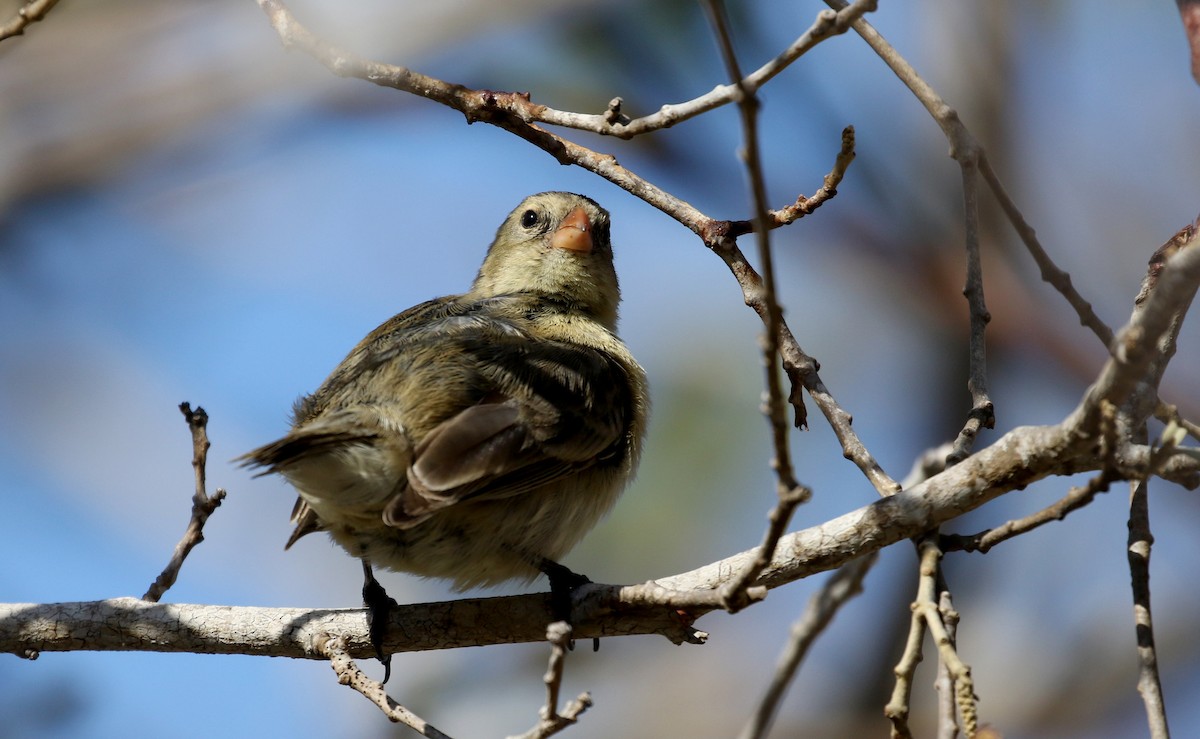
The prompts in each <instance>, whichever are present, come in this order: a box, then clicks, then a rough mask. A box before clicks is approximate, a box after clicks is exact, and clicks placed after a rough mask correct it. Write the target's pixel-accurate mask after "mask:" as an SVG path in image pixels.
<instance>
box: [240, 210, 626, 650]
mask: <svg viewBox="0 0 1200 739" xmlns="http://www.w3.org/2000/svg"><path fill="white" fill-rule="evenodd" d="M447 246H451V245H449V244H448V245H447ZM422 248H428V247H422ZM619 302H620V288H619V286H618V282H617V275H616V270H615V268H614V266H613V252H612V244H611V241H610V217H609V214H608V212H607V211H605V210H604V209H603V208H602V207H601V206H600V205H598V204H597V203H596V202H595V201H593V200H592V199H590V198H587V197H585V196H583V195H577V194H574V193H567V192H543V193H538V194H536V195H531V196H529V197H527V198H525V199H524V200H523V201H522V202H521V203H520V205H518V206H517V207H516V208H515V209H514V210H513V211H512V212H511V213H509V215H508V216H507V217H506V218H505V219H504V222H503V223H502V224H501V225H500V227H499V229H498V230H497V231H496V236H495V239H494V240H493V241H492V243H491V245H490V247H489V248H488V250H487V253H486V256H485V258H484V260H483V264H482V266H481V267H480V269H479V272H478V274H477V276H476V277H475V279H474V281H473V282H472V284H471V286H470V289H469V290H467V292H465V293H463V294H461V295H452V296H447V297H441V298H436V299H433V300H429V301H427V302H424V303H421V304H419V305H416V306H414V307H412V308H409V309H408V310H405V311H403V312H401V313H399V314H398V315H396V316H394V317H392V318H391V319H389V320H387V321H385V322H384V323H383V324H382V325H380V326H379V327H378V328H376V329H375V330H374V331H372V332H370V333H369V334H368V335H367V336H366V337H365V338H364V339H362V341H360V342H359V343H358V345H357V346H355V347H354V348H353V349H352V350H351V351H350V353H349V354H348V355H347V356H346V358H345V359H344V360H342V362H341V363H340V364H339V365H337V367H336V368H335V369H334V370H333V372H332V373H331V374H330V375H329V377H328V378H327V379H326V380H325V381H324V383H323V384H322V385H321V386H320V387H319V388H318V389H317V390H316V391H315V392H313V393H312V394H310V395H307V396H304V397H302V398H300V400H298V401H297V402H296V404H295V406H294V408H293V413H292V427H291V430H290V431H288V432H287V434H286V435H284V436H283V437H281V438H279V439H277V440H276V441H273V442H271V443H269V444H266V445H264V446H261V447H259V448H257V449H255V450H253V451H251V452H249V453H248V454H245V455H243V456H242V457H240V458H238V460H237V461H240V462H241V464H242V465H244V466H247V467H253V468H257V469H259V470H260V472H259V474H260V475H265V474H271V473H274V474H278V475H280V476H282V477H283V478H284V479H285V480H286V481H287V482H288V483H290V485H291V486H292V487H294V488H295V489H296V491H297V493H298V498H297V501H296V504H295V507H294V509H293V514H292V520H293V522H294V523H295V530H294V531H293V533H292V535H291V537H290V538H289V539H288V541H287V543H286V545H285V548H290V547H291V546H292V545H293V544H295V542H296V541H297V540H298V539H300V538H301V537H303V536H305V535H307V534H310V533H314V532H318V531H324V532H326V533H327V534H328V535H329V536H330V537H331V538H332V540H333V541H334V542H335V543H336V544H338V545H340V546H341V547H342V548H343V549H345V550H346V552H348V553H349V554H351V555H352V556H354V557H357V558H359V559H361V560H362V561H363V568H364V572H365V573H366V577H367V587H365V588H364V598H366V590H367V589H368V588H369V587H371V585H372V582H373V576H372V574H371V572H372V570H371V568H372V566H379V567H383V568H385V569H389V570H394V571H400V572H408V573H412V574H415V575H418V576H422V577H429V578H441V579H446V580H449V581H450V582H451V584H452V586H453V588H454V589H455V590H458V591H461V590H465V589H468V588H473V587H477V586H490V585H495V584H498V583H501V582H504V581H507V580H523V581H531V580H532V579H533V578H535V577H536V576H537V575H538V574H539V573H544V574H546V575H547V576H548V577H549V578H550V582H551V586H552V590H554V589H556V588H557V587H559V586H561V585H563V584H564V583H565V584H566V586H567V587H571V588H573V587H575V586H577V585H578V584H580V583H582V582H587V581H588V580H587V578H586V577H584V576H581V575H575V573H572V572H570V570H567V569H566V568H565V567H563V566H562V565H560V564H559V559H560V558H562V557H563V556H564V555H565V554H566V553H567V552H568V551H569V550H570V549H571V548H572V547H573V546H574V545H575V544H576V543H578V541H579V540H580V539H581V538H582V537H583V535H584V534H585V533H587V532H588V531H589V530H590V529H591V528H592V527H593V526H594V525H595V524H596V523H597V522H598V520H599V519H600V518H602V517H603V516H604V514H605V513H606V512H607V511H609V510H610V509H611V507H612V506H613V505H614V503H615V502H616V500H617V499H618V497H619V496H620V494H621V492H622V491H623V490H624V489H625V487H626V486H627V484H628V483H629V481H630V480H631V479H632V477H633V476H634V474H635V472H636V470H637V467H638V462H639V459H640V457H641V451H642V443H643V438H644V436H645V431H646V423H647V415H648V412H649V394H648V387H647V381H646V374H645V371H644V370H643V369H642V367H641V366H640V365H639V364H638V362H637V361H636V360H635V359H634V357H633V355H632V354H631V353H630V351H629V349H628V348H627V347H626V345H625V344H624V343H623V342H622V341H621V339H620V338H618V336H617V333H616V327H617V313H618V304H619ZM374 639H375V636H374V635H373V640H374ZM376 647H377V649H379V643H378V642H377V643H376ZM380 655H381V658H382V652H380Z"/></svg>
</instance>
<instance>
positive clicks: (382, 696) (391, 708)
mask: <svg viewBox="0 0 1200 739" xmlns="http://www.w3.org/2000/svg"><path fill="white" fill-rule="evenodd" d="M317 649H318V650H319V651H320V652H321V654H323V655H324V656H325V657H327V658H328V659H329V664H330V666H331V667H333V671H334V673H335V674H336V675H337V678H338V683H340V684H341V685H347V686H349V687H351V688H353V689H354V690H356V691H358V692H359V693H361V694H362V695H363V697H365V698H366V699H367V700H369V701H371V702H372V703H374V704H375V705H376V706H377V707H378V708H379V710H381V711H383V715H384V716H387V718H388V721H391V722H393V723H399V724H404V725H405V726H408V727H410V728H412V729H415V730H416V731H417V732H418V733H419V734H421V735H422V736H427V737H431V739H450V738H449V737H448V736H447V735H446V734H443V733H442V732H440V731H438V730H437V729H436V728H434V727H433V725H432V724H430V723H429V722H428V721H426V720H425V719H423V718H421V717H420V716H418V715H416V714H415V713H413V712H412V711H410V710H408V709H407V708H405V707H404V706H402V705H400V704H399V703H397V702H396V701H394V700H392V698H391V696H389V695H388V694H387V691H386V690H385V689H384V687H383V683H381V682H379V681H378V680H372V679H371V678H369V677H367V675H366V673H364V672H363V671H362V670H360V669H358V665H356V664H355V663H354V660H353V659H351V657H350V653H349V652H348V651H347V648H346V639H345V637H341V636H331V635H328V634H327V635H326V636H325V638H324V639H321V640H318V643H317Z"/></svg>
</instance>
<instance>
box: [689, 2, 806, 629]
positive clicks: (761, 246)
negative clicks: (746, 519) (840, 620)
mask: <svg viewBox="0 0 1200 739" xmlns="http://www.w3.org/2000/svg"><path fill="white" fill-rule="evenodd" d="M705 7H706V8H707V9H708V11H709V19H710V21H711V23H712V26H713V30H714V32H715V33H716V36H717V41H718V46H719V47H720V49H721V58H722V60H723V61H724V62H725V68H726V71H727V72H728V73H729V77H730V79H732V80H733V81H734V84H735V85H737V86H738V88H739V95H738V101H737V102H738V113H739V116H740V118H741V121H742V137H743V140H744V144H743V149H742V152H741V154H742V159H743V162H744V164H745V166H746V175H747V179H748V180H749V185H750V197H751V203H752V205H753V212H754V219H753V221H752V222H753V223H754V224H755V228H754V237H755V244H756V246H757V247H758V259H759V262H760V264H761V265H762V281H761V282H762V295H761V296H760V297H759V300H760V301H761V303H762V305H763V309H764V310H765V311H766V317H765V319H764V323H765V324H766V327H765V329H764V331H763V334H762V357H763V368H764V370H765V371H766V385H767V392H766V396H767V397H766V402H765V403H764V408H763V412H764V414H765V415H766V416H767V421H768V423H769V425H770V428H771V446H772V454H773V456H772V458H771V468H772V469H774V470H775V478H776V494H777V498H778V501H777V503H776V505H775V506H774V508H772V510H771V513H770V516H769V519H770V523H769V525H768V527H767V533H766V535H765V536H764V538H763V542H762V544H761V546H760V547H759V555H758V556H757V557H755V558H754V560H753V561H752V562H751V564H750V565H749V566H748V567H746V569H745V570H743V571H742V573H741V574H740V576H738V577H737V578H735V579H734V580H733V582H732V583H730V585H729V586H727V587H726V588H725V589H724V591H723V593H722V595H723V598H724V600H725V608H726V610H728V611H730V612H734V611H738V610H741V609H742V608H745V607H746V606H747V605H749V604H750V603H751V602H753V601H754V600H757V599H756V598H751V597H749V596H748V595H747V590H748V589H749V588H750V585H751V584H752V583H753V582H754V581H755V580H756V579H758V575H759V573H761V572H762V571H763V570H764V569H766V567H767V565H768V564H770V562H771V557H772V555H774V553H775V545H776V544H777V543H778V542H779V538H780V537H781V536H783V533H784V532H785V531H786V530H787V525H788V522H789V521H790V520H791V517H792V513H793V512H794V511H795V510H796V507H797V506H799V505H801V504H803V503H805V502H806V501H808V500H809V499H810V498H811V497H812V491H811V490H809V489H808V488H807V487H805V486H804V485H801V484H800V483H799V482H798V481H797V480H796V476H795V472H794V470H793V468H792V459H791V452H790V450H789V449H788V422H787V410H786V409H787V406H786V400H785V398H784V395H783V384H782V383H781V382H780V378H779V334H780V327H781V326H782V324H783V315H782V309H781V308H780V307H779V300H778V296H777V293H776V290H775V261H774V258H773V255H772V254H771V240H770V238H771V237H770V232H769V231H768V229H767V228H766V222H767V189H766V183H765V181H764V178H763V170H762V155H761V153H760V151H759V145H758V105H759V103H758V98H756V97H755V95H754V91H753V90H751V89H748V88H747V87H746V86H745V85H744V84H743V83H742V71H741V68H740V66H739V65H738V60H737V54H736V52H735V51H734V49H733V39H732V38H731V36H730V34H729V23H728V19H727V18H726V17H725V7H724V5H723V4H722V3H721V0H708V1H707V2H706V3H705Z"/></svg>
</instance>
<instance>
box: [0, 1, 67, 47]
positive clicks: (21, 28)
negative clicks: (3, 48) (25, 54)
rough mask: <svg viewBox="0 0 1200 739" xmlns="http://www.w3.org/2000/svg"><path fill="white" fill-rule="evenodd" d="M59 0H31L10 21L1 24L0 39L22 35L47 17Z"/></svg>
mask: <svg viewBox="0 0 1200 739" xmlns="http://www.w3.org/2000/svg"><path fill="white" fill-rule="evenodd" d="M57 4H58V0H29V2H27V3H25V4H24V5H22V6H21V7H20V8H18V9H17V12H16V13H15V14H13V17H12V18H10V19H8V21H6V22H4V23H3V24H0V41H3V40H4V39H7V38H11V37H13V36H20V35H21V34H23V33H25V29H26V28H28V27H29V26H31V25H33V24H34V23H37V22H38V21H40V20H42V19H43V18H45V17H46V14H47V13H49V12H50V10H51V8H53V7H54V6H55V5H57Z"/></svg>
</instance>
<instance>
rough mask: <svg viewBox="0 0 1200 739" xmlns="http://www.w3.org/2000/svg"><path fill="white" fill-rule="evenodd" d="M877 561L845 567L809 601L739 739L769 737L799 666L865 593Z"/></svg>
mask: <svg viewBox="0 0 1200 739" xmlns="http://www.w3.org/2000/svg"><path fill="white" fill-rule="evenodd" d="M876 559H877V557H876V555H874V554H870V555H868V556H866V557H863V558H861V559H856V560H854V561H853V562H850V563H849V564H847V565H845V566H843V567H842V568H841V569H839V570H838V571H837V572H835V573H834V574H833V576H832V577H830V578H829V579H828V580H826V581H825V584H824V585H823V586H821V590H820V591H818V592H817V593H816V594H815V595H813V597H812V598H811V599H810V600H809V601H808V607H807V608H805V609H804V613H803V614H802V615H801V616H800V618H799V619H797V620H796V622H795V623H793V624H792V628H791V634H790V636H789V638H788V643H787V645H786V646H785V647H784V651H783V654H781V655H780V657H779V663H778V664H777V665H776V666H775V674H774V676H773V677H772V679H771V684H770V685H768V686H767V690H766V692H765V693H763V697H762V700H761V701H760V702H759V704H758V708H757V709H756V710H755V712H754V715H752V716H751V717H750V720H749V721H748V722H747V723H746V726H745V727H744V728H743V729H742V733H741V734H739V735H738V736H739V737H740V739H758V738H759V737H764V736H766V735H767V732H768V731H769V730H770V728H771V722H772V721H773V720H774V718H775V715H776V714H777V713H778V711H779V706H780V704H781V703H782V701H783V696H784V693H785V692H786V691H787V689H788V686H789V685H791V683H792V680H793V679H794V678H795V677H796V672H797V671H798V670H799V669H800V663H801V662H803V661H804V657H805V656H806V655H807V654H808V648H809V647H810V646H812V643H813V642H814V641H816V639H817V637H818V636H820V635H821V633H822V632H824V630H825V627H827V626H828V625H829V624H830V623H832V622H833V618H834V616H836V615H837V613H838V611H839V610H841V608H842V606H843V605H845V604H846V602H847V601H849V600H850V599H851V598H853V597H854V596H856V595H858V594H859V593H861V592H862V582H863V579H864V578H865V577H866V576H867V573H868V572H870V571H871V567H872V566H873V565H874V564H875V561H876Z"/></svg>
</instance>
